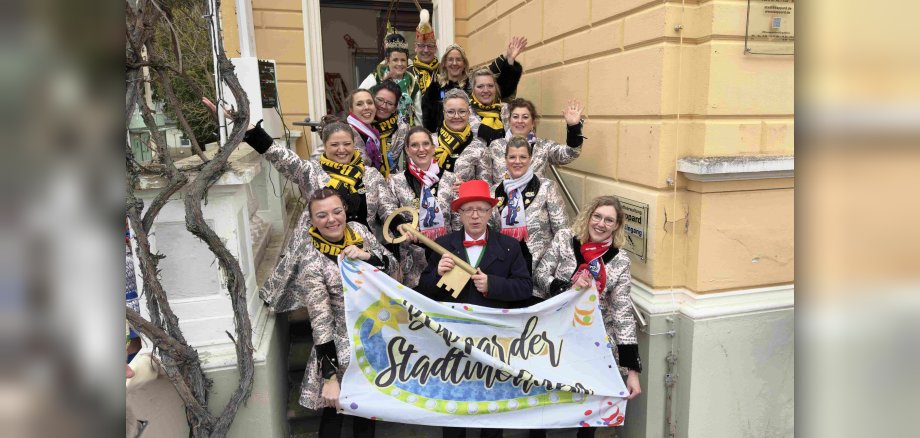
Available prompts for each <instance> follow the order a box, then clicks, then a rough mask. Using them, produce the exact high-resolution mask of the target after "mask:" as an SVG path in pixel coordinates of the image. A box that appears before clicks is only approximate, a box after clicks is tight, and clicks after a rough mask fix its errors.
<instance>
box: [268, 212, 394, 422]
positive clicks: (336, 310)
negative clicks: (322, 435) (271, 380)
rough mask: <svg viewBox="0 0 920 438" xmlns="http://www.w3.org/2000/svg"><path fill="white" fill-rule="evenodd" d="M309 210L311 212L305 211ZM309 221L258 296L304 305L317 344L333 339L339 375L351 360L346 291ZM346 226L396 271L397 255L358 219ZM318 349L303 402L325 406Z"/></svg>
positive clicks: (282, 308) (283, 305)
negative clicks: (319, 247)
mask: <svg viewBox="0 0 920 438" xmlns="http://www.w3.org/2000/svg"><path fill="white" fill-rule="evenodd" d="M304 216H307V213H306V212H305V213H304ZM308 223H309V221H308V220H306V219H304V218H303V217H301V219H300V221H299V224H298V227H297V228H296V229H295V232H294V235H293V236H292V237H291V241H290V242H289V243H288V246H287V247H286V248H285V251H284V253H283V254H282V257H281V259H279V261H278V264H277V265H276V266H275V270H274V271H273V272H272V274H271V276H270V277H269V279H268V280H267V281H266V282H265V285H264V286H263V287H262V289H261V290H260V291H259V296H260V297H261V298H262V299H263V300H264V301H265V302H266V303H268V305H269V308H270V309H271V310H272V311H273V312H276V313H281V312H288V311H292V310H297V309H301V308H306V309H307V313H308V314H309V316H310V325H311V327H312V328H313V344H314V345H321V344H325V343H327V342H329V341H334V342H335V348H336V355H337V356H338V361H339V370H338V377H339V381H340V382H341V381H342V374H343V373H344V372H345V368H346V367H347V366H348V362H349V357H350V356H349V348H350V345H351V344H350V342H349V341H348V333H347V330H346V327H345V300H344V296H343V295H342V275H341V273H340V272H339V267H338V265H337V264H336V263H335V262H333V261H332V260H330V259H329V258H328V257H326V256H325V255H323V254H322V253H321V252H319V251H318V250H317V249H316V248H314V247H313V244H312V243H311V240H312V237H311V236H310V234H309V233H308V232H307V229H308V228H309V225H308ZM348 226H349V227H351V229H353V230H355V232H357V233H358V234H360V235H361V237H362V238H363V239H364V249H365V250H366V251H368V252H370V253H371V254H373V255H375V256H377V258H379V259H380V260H384V259H386V263H388V265H387V266H388V270H387V271H386V272H387V274H389V275H393V272H394V271H395V269H396V267H397V261H396V259H395V258H394V257H393V255H392V254H391V253H390V252H389V251H387V250H386V248H384V247H383V245H381V244H380V243H379V241H378V240H377V239H376V238H375V237H374V235H373V234H372V233H371V232H370V231H368V229H367V228H366V227H365V226H364V225H361V224H359V223H357V222H349V223H348ZM320 373H321V371H320V365H319V360H318V358H317V355H316V351H315V350H314V351H312V352H311V353H310V358H309V359H308V360H307V367H306V372H305V373H304V377H303V383H302V384H301V387H300V404H302V405H303V406H305V407H307V408H310V409H321V408H324V407H327V406H326V405H325V403H324V402H323V399H322V384H323V379H322V376H321V374H320Z"/></svg>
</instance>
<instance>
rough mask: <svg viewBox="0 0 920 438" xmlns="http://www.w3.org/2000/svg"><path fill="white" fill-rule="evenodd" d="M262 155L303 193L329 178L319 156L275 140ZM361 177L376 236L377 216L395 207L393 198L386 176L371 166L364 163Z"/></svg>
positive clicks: (311, 190) (379, 234)
mask: <svg viewBox="0 0 920 438" xmlns="http://www.w3.org/2000/svg"><path fill="white" fill-rule="evenodd" d="M262 156H263V157H265V159H266V160H268V162H269V163H271V164H272V166H275V168H276V169H278V172H280V173H281V174H282V175H284V176H285V177H286V178H287V179H289V180H291V181H292V182H294V183H295V184H297V185H298V186H300V191H301V193H302V194H303V195H304V196H306V197H309V196H310V193H313V191H314V190H317V189H321V188H323V187H325V186H326V184H328V183H329V180H330V179H331V178H330V177H329V175H328V174H327V173H326V172H325V171H324V170H323V166H322V165H321V164H319V159H313V160H304V159H302V158H300V157H299V156H298V155H297V154H296V153H294V151H292V150H289V149H287V148H285V147H282V146H280V145H278V144H277V143H275V144H273V145H272V146H271V147H270V148H268V150H267V151H265V153H264V154H262ZM363 179H364V187H365V190H366V193H365V195H364V196H365V201H366V202H367V223H368V225H369V226H370V229H371V231H373V232H374V235H375V236H376V237H377V238H378V240H379V239H381V238H383V234H381V228H382V225H383V224H382V223H381V222H379V221H378V220H377V216H380V218H382V219H386V217H387V216H388V215H389V214H390V213H392V212H393V210H394V209H395V208H396V198H395V197H394V196H393V192H391V191H390V186H389V185H387V183H386V180H384V179H383V175H381V174H380V172H378V171H377V169H374V167H373V166H365V168H364V177H363Z"/></svg>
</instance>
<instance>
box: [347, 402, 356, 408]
mask: <svg viewBox="0 0 920 438" xmlns="http://www.w3.org/2000/svg"><path fill="white" fill-rule="evenodd" d="M348 407H350V408H351V409H352V410H354V409H358V404H357V403H354V402H352V404H350V405H349V406H348Z"/></svg>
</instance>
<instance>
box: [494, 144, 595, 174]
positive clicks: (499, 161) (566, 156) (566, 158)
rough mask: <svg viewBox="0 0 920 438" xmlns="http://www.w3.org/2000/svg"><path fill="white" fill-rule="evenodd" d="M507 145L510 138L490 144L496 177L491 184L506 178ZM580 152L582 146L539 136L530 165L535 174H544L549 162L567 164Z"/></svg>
mask: <svg viewBox="0 0 920 438" xmlns="http://www.w3.org/2000/svg"><path fill="white" fill-rule="evenodd" d="M507 147H508V140H506V139H504V138H500V139H498V140H494V141H493V142H492V144H490V145H489V152H490V154H491V156H492V157H491V162H492V170H491V175H492V178H494V179H492V180H490V183H491V184H497V183H500V182H501V181H502V178H504V175H505V172H507V171H508V167H507V166H506V165H505V149H506V148H507ZM580 154H581V146H579V147H577V148H573V147H570V146H568V145H564V144H559V143H556V142H554V141H552V140H549V139H546V138H537V139H536V140H535V141H534V145H533V153H532V154H531V156H532V157H533V159H532V160H531V162H530V167H531V168H532V169H533V174H534V175H537V176H543V171H544V167H545V166H546V163H547V162H549V163H550V164H557V165H565V164H569V163H571V162H572V161H575V159H576V158H578V156H579V155H580Z"/></svg>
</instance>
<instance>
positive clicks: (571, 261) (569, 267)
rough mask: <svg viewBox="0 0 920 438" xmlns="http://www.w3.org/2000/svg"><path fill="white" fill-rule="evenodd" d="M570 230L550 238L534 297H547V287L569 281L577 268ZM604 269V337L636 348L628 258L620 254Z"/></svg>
mask: <svg viewBox="0 0 920 438" xmlns="http://www.w3.org/2000/svg"><path fill="white" fill-rule="evenodd" d="M574 235H575V234H574V233H573V232H572V230H570V229H568V228H566V229H564V230H561V231H560V232H559V233H557V234H556V236H555V237H554V238H553V242H552V244H551V245H550V248H549V250H548V251H546V253H545V254H543V259H541V260H540V263H539V264H538V265H537V268H536V269H535V270H534V273H533V278H534V283H535V284H536V287H537V289H536V290H535V291H534V294H535V295H537V296H539V297H540V298H549V297H550V285H551V283H552V281H553V280H554V279H559V280H563V281H570V280H571V279H572V275H575V269H576V268H577V267H578V266H577V264H576V263H577V262H576V260H575V250H574V248H573V247H572V237H574ZM605 267H606V268H607V288H606V290H605V291H604V293H603V295H602V297H601V300H600V306H601V314H602V315H603V317H604V327H606V329H607V335H608V336H610V339H613V340H615V341H616V342H615V343H616V344H618V345H623V344H637V343H638V341H637V338H636V319H635V316H633V310H632V309H633V305H632V298H631V297H630V295H629V292H630V281H631V276H630V273H629V256H627V255H626V251H623V250H620V251H619V252H617V254H616V255H615V256H613V258H612V259H610V261H609V262H607V264H606V265H605Z"/></svg>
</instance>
